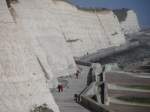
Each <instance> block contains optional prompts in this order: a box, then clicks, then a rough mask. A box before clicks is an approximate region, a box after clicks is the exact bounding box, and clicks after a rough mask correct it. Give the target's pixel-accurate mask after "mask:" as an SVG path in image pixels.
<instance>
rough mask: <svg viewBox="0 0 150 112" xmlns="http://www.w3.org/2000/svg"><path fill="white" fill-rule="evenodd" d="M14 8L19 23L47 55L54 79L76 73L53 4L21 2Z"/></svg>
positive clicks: (49, 2) (22, 0)
mask: <svg viewBox="0 0 150 112" xmlns="http://www.w3.org/2000/svg"><path fill="white" fill-rule="evenodd" d="M13 8H14V10H15V13H16V15H17V17H16V21H17V23H20V24H21V25H22V26H23V27H24V29H25V30H26V31H27V32H28V34H29V36H32V37H33V38H34V39H36V40H37V44H38V45H37V46H36V47H40V48H41V49H42V50H43V52H45V54H46V55H47V61H48V63H49V65H50V67H51V69H52V72H53V74H54V77H58V76H65V75H70V74H73V73H75V71H76V65H75V62H74V60H73V56H72V54H71V52H70V49H69V48H68V47H67V45H66V43H65V40H64V37H63V34H62V33H61V29H60V27H59V25H58V21H57V17H55V15H53V12H52V10H54V9H53V6H52V2H51V1H49V0H42V1H41V0H20V1H19V3H16V4H14V5H13ZM36 51H37V54H39V53H38V50H36Z"/></svg>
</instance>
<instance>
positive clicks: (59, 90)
mask: <svg viewBox="0 0 150 112" xmlns="http://www.w3.org/2000/svg"><path fill="white" fill-rule="evenodd" d="M57 89H58V92H63V90H64V87H63V85H62V84H58V86H57Z"/></svg>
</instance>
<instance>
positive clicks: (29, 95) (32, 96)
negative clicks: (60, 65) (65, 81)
mask: <svg viewBox="0 0 150 112" xmlns="http://www.w3.org/2000/svg"><path fill="white" fill-rule="evenodd" d="M33 51H34V50H33V48H32V45H31V40H30V38H29V36H28V34H27V33H26V32H25V31H24V30H23V29H22V27H21V26H20V25H19V24H16V23H15V22H14V20H13V18H12V16H11V15H10V12H9V11H8V8H7V5H6V1H5V0H1V1H0V77H1V78H0V99H1V100H0V111H1V112H30V110H31V109H32V108H34V107H35V106H39V105H43V104H46V105H47V107H48V108H49V109H52V110H54V111H55V112H59V109H58V107H57V105H56V104H55V101H54V99H53V97H52V95H51V93H50V92H49V89H48V85H47V83H46V77H47V78H48V79H51V78H52V72H51V70H50V67H48V65H47V64H46V63H45V66H46V65H47V66H46V67H48V68H49V71H47V72H48V74H49V76H46V74H45V73H44V71H43V70H42V67H41V66H40V64H39V61H38V60H41V61H42V60H44V58H43V59H42V57H39V56H37V55H35V53H34V52H33ZM42 55H43V56H44V54H42Z"/></svg>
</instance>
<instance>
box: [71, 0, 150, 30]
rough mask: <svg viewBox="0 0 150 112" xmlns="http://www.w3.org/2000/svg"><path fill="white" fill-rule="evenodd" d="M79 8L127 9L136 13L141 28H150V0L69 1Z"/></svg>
mask: <svg viewBox="0 0 150 112" xmlns="http://www.w3.org/2000/svg"><path fill="white" fill-rule="evenodd" d="M71 1H72V2H73V3H74V4H77V5H79V6H81V7H100V8H110V9H119V8H129V9H133V10H134V11H136V13H137V16H138V18H139V23H140V25H141V27H142V28H146V27H149V28H150V0H71Z"/></svg>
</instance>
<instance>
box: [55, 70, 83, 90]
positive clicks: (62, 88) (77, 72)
mask: <svg viewBox="0 0 150 112" xmlns="http://www.w3.org/2000/svg"><path fill="white" fill-rule="evenodd" d="M79 74H80V71H79V70H77V71H76V73H75V77H76V79H78V78H79ZM57 89H58V92H63V91H64V86H63V84H62V83H59V84H58V86H57Z"/></svg>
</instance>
